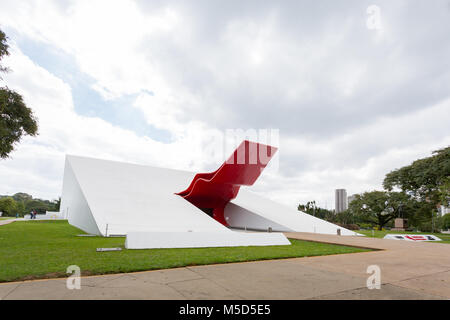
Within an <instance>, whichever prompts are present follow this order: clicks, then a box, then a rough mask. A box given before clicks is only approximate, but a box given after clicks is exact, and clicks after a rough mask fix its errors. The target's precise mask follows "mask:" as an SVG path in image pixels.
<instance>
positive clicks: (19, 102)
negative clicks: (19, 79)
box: [0, 30, 38, 159]
mask: <svg viewBox="0 0 450 320" xmlns="http://www.w3.org/2000/svg"><path fill="white" fill-rule="evenodd" d="M8 54H9V52H8V44H7V43H6V36H5V33H4V32H2V31H1V30H0V62H1V60H2V58H3V57H4V56H6V55H8ZM5 71H7V68H5V67H3V66H2V65H0V72H5ZM37 131H38V126H37V121H36V118H35V117H34V115H33V112H32V111H31V109H30V108H28V107H27V106H26V105H25V103H24V101H23V99H22V96H21V95H20V94H18V93H17V92H15V91H13V90H10V89H8V88H7V87H0V159H2V158H3V159H4V158H7V157H8V156H9V154H10V153H11V152H12V151H13V150H14V146H15V144H16V143H18V142H19V141H20V140H21V138H22V136H24V135H31V136H35V135H36V134H37Z"/></svg>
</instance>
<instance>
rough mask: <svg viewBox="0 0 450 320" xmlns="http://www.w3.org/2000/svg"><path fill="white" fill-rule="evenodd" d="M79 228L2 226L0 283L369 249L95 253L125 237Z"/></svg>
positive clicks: (303, 246) (308, 245)
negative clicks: (76, 270) (71, 270)
mask: <svg viewBox="0 0 450 320" xmlns="http://www.w3.org/2000/svg"><path fill="white" fill-rule="evenodd" d="M82 233H83V232H82V231H80V230H79V229H77V228H75V227H73V226H71V225H69V224H68V223H67V222H66V221H29V222H13V223H10V224H8V225H4V226H0V282H5V281H13V280H26V279H37V278H49V277H64V276H67V275H66V274H65V272H66V269H67V267H68V266H69V265H77V266H79V267H80V268H81V272H82V274H83V275H92V274H105V273H120V272H131V271H143V270H153V269H166V268H175V267H182V266H193V265H205V264H214V263H227V262H239V261H252V260H264V259H280V258H292V257H305V256H320V255H328V254H339V253H353V252H363V251H369V250H367V249H361V248H354V247H347V246H339V245H332V244H325V243H317V242H308V241H299V240H290V241H291V243H292V245H290V246H266V247H256V246H254V247H232V248H193V249H149V250H122V251H116V252H96V248H110V247H122V248H123V247H124V243H125V238H123V237H121V238H104V237H77V235H78V234H82Z"/></svg>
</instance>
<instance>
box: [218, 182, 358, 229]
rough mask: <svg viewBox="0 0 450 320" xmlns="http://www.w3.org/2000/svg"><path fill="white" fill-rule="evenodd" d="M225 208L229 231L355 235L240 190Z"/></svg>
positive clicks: (243, 189) (242, 189)
mask: <svg viewBox="0 0 450 320" xmlns="http://www.w3.org/2000/svg"><path fill="white" fill-rule="evenodd" d="M231 202H232V204H230V205H228V206H227V207H226V208H225V213H224V215H225V219H227V217H228V220H227V221H228V223H229V224H230V225H231V226H232V227H240V228H244V227H247V228H252V226H253V227H254V228H262V229H267V228H268V227H269V226H270V227H272V228H273V230H274V231H294V232H312V233H324V234H337V230H338V229H341V235H358V234H357V233H355V232H353V231H351V230H348V229H345V228H342V227H340V226H338V225H335V224H333V223H330V222H328V221H325V220H322V219H319V218H316V217H313V216H311V215H309V214H307V213H304V212H301V211H298V210H296V209H294V208H289V207H287V206H284V205H282V204H279V203H277V202H274V201H272V200H270V199H267V198H264V197H261V196H258V195H256V194H254V193H253V192H251V191H248V190H246V189H245V188H241V190H240V191H239V194H238V196H237V197H236V199H234V200H232V201H231Z"/></svg>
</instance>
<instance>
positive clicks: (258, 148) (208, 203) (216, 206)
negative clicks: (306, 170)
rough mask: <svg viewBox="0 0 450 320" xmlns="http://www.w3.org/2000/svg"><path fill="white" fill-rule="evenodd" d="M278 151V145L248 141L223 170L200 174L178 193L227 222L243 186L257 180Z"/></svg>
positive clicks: (238, 149) (229, 159) (240, 146)
mask: <svg viewBox="0 0 450 320" xmlns="http://www.w3.org/2000/svg"><path fill="white" fill-rule="evenodd" d="M276 151H277V148H275V147H272V146H268V145H265V144H261V143H256V142H251V141H248V140H245V141H243V142H242V143H241V144H240V145H239V147H238V148H237V149H236V150H235V151H234V152H233V154H232V155H231V156H230V157H229V158H228V160H227V161H225V162H224V163H223V164H222V165H221V166H220V168H219V169H217V170H216V171H214V172H211V173H198V174H196V175H195V177H194V179H193V180H192V182H191V184H190V185H189V187H188V188H187V189H186V190H184V191H182V192H179V193H177V194H178V195H180V196H182V197H183V198H185V199H186V200H187V201H189V202H191V203H192V204H193V205H195V206H197V207H199V208H212V209H213V218H214V219H216V220H217V221H219V222H220V223H222V224H224V225H227V223H226V221H225V218H224V216H223V212H224V208H225V206H226V205H227V203H228V202H229V201H230V200H232V199H234V198H236V196H237V194H238V192H239V188H240V187H241V186H242V185H247V186H249V185H252V184H254V183H255V181H256V179H258V177H259V175H260V174H261V172H262V170H264V168H265V167H266V165H267V164H268V163H269V161H270V159H271V158H272V157H273V155H274V154H275V152H276Z"/></svg>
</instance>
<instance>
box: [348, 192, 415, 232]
mask: <svg viewBox="0 0 450 320" xmlns="http://www.w3.org/2000/svg"><path fill="white" fill-rule="evenodd" d="M415 205H416V201H415V200H414V198H412V197H411V196H409V195H407V194H405V193H402V192H386V191H371V192H365V193H363V194H358V195H356V196H355V199H354V200H353V201H352V202H351V203H350V205H349V209H348V211H349V212H351V213H352V215H353V216H356V217H357V218H358V220H360V221H362V222H365V223H373V224H377V225H378V226H379V228H380V229H381V228H383V227H384V226H385V225H386V224H387V223H388V222H390V221H391V220H392V219H394V218H397V217H408V216H409V214H411V213H413V212H415V210H417V207H416V206H415Z"/></svg>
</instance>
